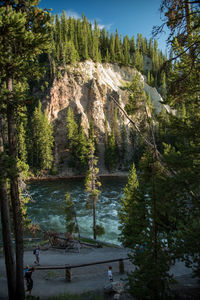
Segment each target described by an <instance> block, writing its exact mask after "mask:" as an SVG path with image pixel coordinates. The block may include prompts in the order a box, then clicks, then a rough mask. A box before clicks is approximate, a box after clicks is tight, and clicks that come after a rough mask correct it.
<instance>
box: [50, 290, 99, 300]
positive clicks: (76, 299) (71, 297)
mask: <svg viewBox="0 0 200 300" xmlns="http://www.w3.org/2000/svg"><path fill="white" fill-rule="evenodd" d="M47 299H48V300H103V299H104V296H103V295H95V294H94V293H92V292H87V293H83V294H80V295H77V294H61V295H58V296H51V297H49V298H47Z"/></svg>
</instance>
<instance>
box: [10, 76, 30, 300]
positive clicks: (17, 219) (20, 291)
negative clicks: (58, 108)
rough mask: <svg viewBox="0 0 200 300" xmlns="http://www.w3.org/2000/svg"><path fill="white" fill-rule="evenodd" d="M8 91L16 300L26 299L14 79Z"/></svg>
mask: <svg viewBox="0 0 200 300" xmlns="http://www.w3.org/2000/svg"><path fill="white" fill-rule="evenodd" d="M6 84H7V89H8V91H9V92H10V95H8V98H7V123H8V147H9V156H10V160H11V168H12V170H10V195H11V202H12V211H13V221H14V232H15V247H16V299H24V298H25V291H24V270H23V267H24V266H23V254H24V244H23V228H22V212H21V203H20V197H19V186H18V171H17V163H16V158H17V150H16V149H17V140H16V129H15V113H14V106H13V98H12V91H13V81H12V78H8V79H7V81H6Z"/></svg>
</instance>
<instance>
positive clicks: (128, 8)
mask: <svg viewBox="0 0 200 300" xmlns="http://www.w3.org/2000/svg"><path fill="white" fill-rule="evenodd" d="M160 3H161V0H107V1H106V0H73V1H72V0H68V1H65V0H56V1H55V0H41V1H40V4H39V6H40V7H42V8H52V14H61V13H62V11H63V10H65V12H66V15H67V16H74V17H76V18H78V17H80V18H81V15H82V13H84V15H85V16H86V17H87V19H89V21H91V22H92V23H93V22H94V20H95V19H96V20H97V22H98V25H99V26H100V27H105V29H106V30H109V32H110V33H112V32H115V30H116V29H117V30H118V33H119V34H121V35H122V36H125V35H128V36H129V37H132V36H133V35H134V36H135V38H136V37H137V33H142V35H143V36H144V37H146V38H147V39H148V40H149V38H150V37H151V31H152V28H153V26H154V25H160V24H161V19H160V12H159V7H160ZM156 39H157V41H158V47H159V48H160V49H161V50H162V51H163V52H165V49H166V48H167V47H166V42H165V40H166V39H167V35H166V34H163V35H161V36H159V37H157V38H156Z"/></svg>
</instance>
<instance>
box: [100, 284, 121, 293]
mask: <svg viewBox="0 0 200 300" xmlns="http://www.w3.org/2000/svg"><path fill="white" fill-rule="evenodd" d="M122 292H124V283H123V282H122V281H113V282H110V283H108V284H106V285H105V286H104V293H108V294H109V293H116V294H121V293H122Z"/></svg>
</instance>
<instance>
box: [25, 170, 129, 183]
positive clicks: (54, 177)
mask: <svg viewBox="0 0 200 300" xmlns="http://www.w3.org/2000/svg"><path fill="white" fill-rule="evenodd" d="M128 175H129V172H113V173H100V174H98V177H100V178H101V177H102V178H108V177H110V178H115V177H116V178H120V177H128ZM82 178H85V175H75V174H70V175H69V174H64V175H62V174H61V175H39V176H31V177H28V178H27V179H26V181H27V182H33V181H39V180H44V181H45V180H49V181H51V180H52V181H53V180H58V179H82Z"/></svg>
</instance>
